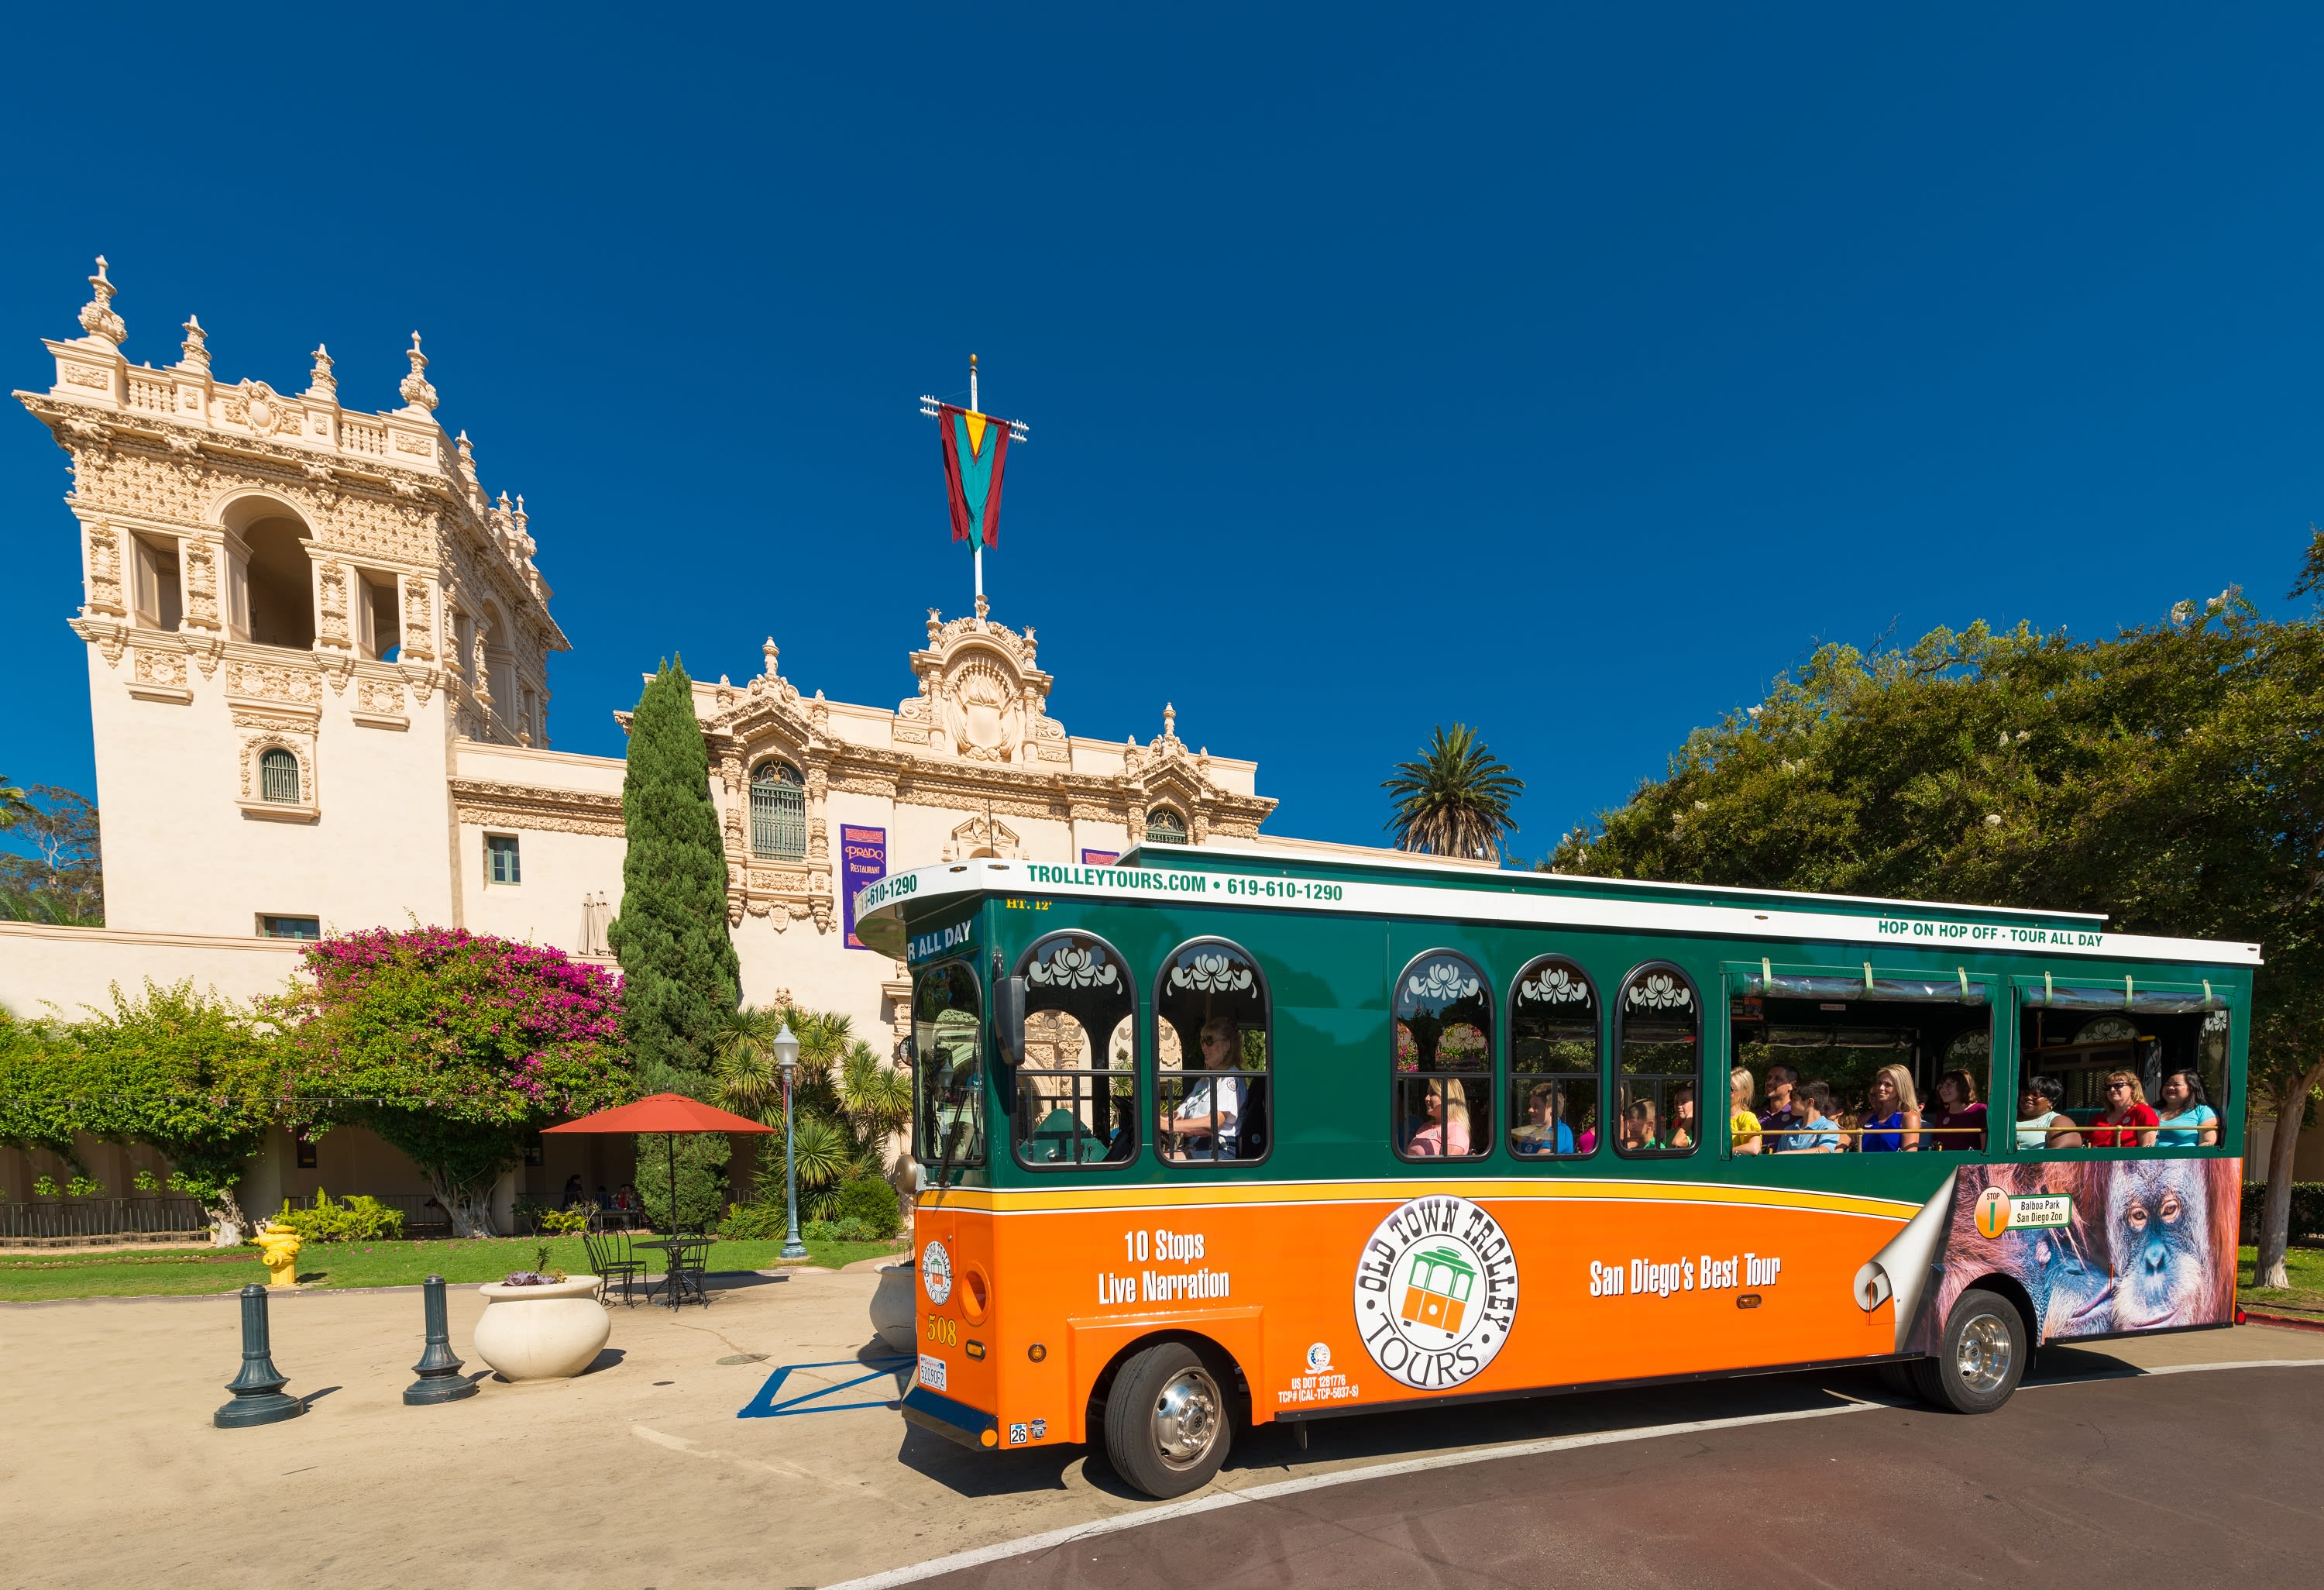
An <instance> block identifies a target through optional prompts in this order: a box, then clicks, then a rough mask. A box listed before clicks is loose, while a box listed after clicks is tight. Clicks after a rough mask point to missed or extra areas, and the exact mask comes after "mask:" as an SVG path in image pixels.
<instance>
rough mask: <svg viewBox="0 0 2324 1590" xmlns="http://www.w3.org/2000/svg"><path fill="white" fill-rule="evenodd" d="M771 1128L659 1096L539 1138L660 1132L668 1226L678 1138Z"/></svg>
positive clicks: (674, 1211) (674, 1096)
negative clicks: (664, 1144)
mask: <svg viewBox="0 0 2324 1590" xmlns="http://www.w3.org/2000/svg"><path fill="white" fill-rule="evenodd" d="M774 1130H775V1129H774V1128H773V1127H771V1126H768V1125H764V1124H762V1123H760V1122H757V1121H753V1120H752V1119H751V1118H750V1117H749V1116H748V1115H737V1114H734V1113H733V1112H732V1111H731V1110H722V1109H719V1108H717V1107H716V1106H715V1105H705V1104H704V1103H703V1102H702V1101H701V1100H700V1099H692V1098H688V1097H687V1096H686V1095H684V1094H682V1093H658V1094H655V1095H652V1096H651V1097H650V1098H641V1099H639V1100H637V1101H636V1102H635V1103H634V1104H627V1105H614V1106H613V1108H612V1109H610V1110H600V1111H598V1112H597V1113H596V1114H594V1115H584V1116H582V1117H581V1118H580V1119H579V1120H577V1121H567V1122H566V1123H564V1124H563V1125H561V1126H544V1127H542V1128H541V1134H542V1135H543V1136H547V1135H548V1134H549V1132H661V1133H663V1134H665V1137H666V1139H667V1142H668V1146H669V1223H670V1225H672V1226H675V1225H677V1224H678V1133H680V1132H759V1133H761V1134H762V1135H772V1133H773V1132H774Z"/></svg>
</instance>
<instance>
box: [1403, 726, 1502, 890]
mask: <svg viewBox="0 0 2324 1590" xmlns="http://www.w3.org/2000/svg"><path fill="white" fill-rule="evenodd" d="M1380 788H1381V789H1383V790H1387V791H1388V793H1389V794H1390V795H1391V796H1393V797H1394V798H1395V800H1396V815H1395V816H1394V817H1391V818H1388V823H1387V825H1386V826H1387V827H1389V828H1391V829H1393V830H1394V831H1395V834H1396V845H1397V849H1399V850H1412V851H1418V852H1420V853H1422V854H1424V855H1459V856H1470V857H1475V858H1478V859H1480V860H1493V861H1498V860H1499V859H1500V854H1501V841H1502V839H1503V838H1504V837H1507V836H1508V835H1510V834H1514V833H1516V832H1517V824H1516V823H1514V822H1512V821H1511V820H1510V819H1509V802H1510V801H1511V800H1515V799H1516V798H1517V796H1519V795H1521V794H1523V793H1524V792H1525V781H1524V780H1523V779H1520V778H1518V777H1517V775H1516V774H1515V773H1513V772H1510V771H1509V766H1508V763H1505V762H1503V761H1502V760H1501V759H1500V758H1499V757H1498V756H1495V755H1494V754H1493V753H1492V752H1490V751H1489V750H1488V749H1487V748H1486V746H1485V743H1484V741H1482V740H1480V739H1479V738H1478V737H1477V733H1476V731H1475V730H1474V729H1471V727H1470V726H1468V725H1467V724H1462V723H1456V724H1454V725H1453V726H1452V728H1451V729H1450V730H1447V729H1446V728H1445V727H1444V726H1443V724H1438V725H1437V726H1436V734H1435V737H1434V739H1432V740H1430V742H1429V743H1428V744H1426V745H1424V746H1422V747H1421V751H1420V757H1419V760H1417V761H1416V762H1399V763H1397V764H1396V777H1394V778H1392V779H1387V780H1383V781H1381V783H1380Z"/></svg>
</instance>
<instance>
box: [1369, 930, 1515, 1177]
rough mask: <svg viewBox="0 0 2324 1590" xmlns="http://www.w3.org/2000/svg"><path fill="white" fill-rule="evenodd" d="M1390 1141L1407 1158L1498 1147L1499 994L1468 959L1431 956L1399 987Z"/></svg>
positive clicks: (1458, 1155) (1475, 1154)
mask: <svg viewBox="0 0 2324 1590" xmlns="http://www.w3.org/2000/svg"><path fill="white" fill-rule="evenodd" d="M1390 1044H1391V1052H1390V1058H1389V1066H1390V1070H1391V1076H1392V1078H1393V1080H1392V1083H1391V1086H1390V1097H1389V1101H1388V1107H1389V1110H1390V1112H1391V1115H1390V1132H1391V1139H1390V1141H1391V1142H1393V1143H1394V1144H1395V1147H1396V1151H1397V1154H1399V1155H1400V1156H1402V1157H1403V1158H1405V1159H1407V1160H1427V1159H1450V1160H1473V1159H1478V1158H1480V1157H1482V1156H1483V1155H1485V1154H1487V1153H1489V1152H1491V1151H1492V1147H1493V991H1492V988H1491V985H1489V984H1487V983H1486V981H1485V977H1484V974H1483V973H1481V972H1480V971H1478V970H1477V968H1476V966H1473V965H1472V964H1471V962H1470V961H1469V959H1468V958H1467V957H1464V956H1459V955H1455V954H1453V953H1452V951H1450V950H1443V949H1439V950H1432V951H1430V952H1429V953H1428V954H1426V955H1424V956H1421V957H1419V958H1417V959H1416V960H1415V961H1414V962H1413V963H1412V964H1411V965H1410V966H1406V967H1405V969H1404V972H1403V975H1401V976H1399V977H1398V978H1397V983H1396V1020H1395V1023H1394V1027H1393V1030H1392V1033H1391V1039H1390Z"/></svg>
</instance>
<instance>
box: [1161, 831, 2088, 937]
mask: <svg viewBox="0 0 2324 1590" xmlns="http://www.w3.org/2000/svg"><path fill="white" fill-rule="evenodd" d="M1349 848H1350V849H1351V850H1352V849H1355V848H1357V847H1356V846H1350V847H1349ZM1139 850H1167V851H1185V852H1186V853H1187V854H1189V855H1201V854H1203V852H1204V851H1206V850H1213V851H1222V852H1225V853H1228V854H1231V855H1248V856H1252V857H1255V858H1257V859H1259V860H1264V861H1283V862H1293V863H1297V862H1308V863H1315V862H1331V861H1334V860H1337V859H1338V858H1337V857H1333V856H1330V855H1318V854H1315V853H1314V852H1309V851H1301V850H1295V849H1290V848H1286V847H1284V846H1269V845H1267V844H1265V843H1261V842H1254V841H1251V840H1248V839H1211V840H1207V841H1205V842H1204V843H1203V844H1200V845H1171V844H1168V843H1167V842H1163V841H1159V840H1148V841H1146V842H1144V843H1142V844H1139V845H1137V846H1132V847H1131V848H1130V851H1126V852H1124V853H1123V854H1125V855H1130V854H1135V853H1136V852H1137V851H1139ZM1345 864H1346V865H1350V866H1368V867H1369V866H1379V867H1390V868H1402V869H1405V870H1406V871H1411V872H1420V873H1435V874H1440V875H1442V876H1443V877H1447V878H1473V877H1475V876H1477V875H1478V873H1479V871H1480V865H1479V864H1477V863H1475V862H1463V861H1458V860H1447V859H1445V858H1443V857H1439V856H1413V857H1410V858H1408V859H1407V858H1406V857H1404V856H1401V855H1388V854H1383V855H1381V856H1380V857H1379V859H1378V860H1373V859H1370V858H1369V857H1364V858H1362V859H1359V858H1357V857H1354V856H1350V857H1349V858H1347V860H1346V862H1345ZM1482 870H1486V871H1487V872H1488V874H1489V875H1501V874H1507V875H1508V876H1510V877H1517V878H1566V879H1571V880H1572V882H1574V883H1603V884H1605V885H1607V886H1608V887H1609V888H1613V889H1684V890H1687V891H1690V892H1695V893H1702V894H1765V895H1770V896H1773V897H1775V898H1776V899H1779V900H1829V901H1835V902H1839V903H1843V904H1848V905H1909V906H1917V907H1919V908H1920V909H1921V910H1923V911H1999V912H2000V913H2002V914H2003V915H2005V916H2015V917H2072V918H2075V919H2077V920H2081V921H2089V922H2103V921H2105V920H2107V913H2106V912H2104V911H2044V910H2043V909H2041V908H2040V907H2037V906H2025V905H1962V904H1960V903H1959V902H1957V901H1944V900H1897V899H1893V898H1891V897H1890V896H1888V895H1885V894H1819V893H1816V892H1814V891H1812V890H1808V889H1768V888H1765V887H1763V886H1761V885H1759V884H1756V883H1655V882H1654V881H1653V880H1651V879H1646V878H1601V877H1599V876H1597V875H1596V874H1591V873H1532V872H1524V873H1511V872H1510V871H1509V869H1508V868H1507V867H1492V868H1489V869H1482Z"/></svg>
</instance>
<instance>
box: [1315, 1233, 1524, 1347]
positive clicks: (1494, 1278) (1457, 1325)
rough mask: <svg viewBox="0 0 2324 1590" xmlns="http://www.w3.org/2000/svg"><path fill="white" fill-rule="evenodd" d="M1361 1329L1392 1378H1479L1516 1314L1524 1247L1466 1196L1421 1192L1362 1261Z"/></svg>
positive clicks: (1359, 1277)
mask: <svg viewBox="0 0 2324 1590" xmlns="http://www.w3.org/2000/svg"><path fill="white" fill-rule="evenodd" d="M1355 1311H1356V1330H1357V1332H1358V1333H1359V1334H1360V1336H1362V1338H1363V1344H1364V1351H1365V1352H1367V1353H1369V1354H1371V1357H1372V1362H1373V1363H1375V1364H1379V1366H1380V1368H1381V1369H1382V1370H1383V1371H1385V1372H1386V1373H1387V1374H1388V1376H1389V1378H1390V1379H1392V1380H1395V1381H1396V1382H1398V1383H1399V1384H1402V1385H1406V1386H1410V1387H1412V1388H1413V1389H1414V1390H1416V1391H1445V1390H1448V1389H1450V1388H1452V1387H1453V1386H1457V1385H1460V1384H1461V1383H1462V1382H1464V1381H1470V1380H1473V1379H1475V1378H1476V1377H1477V1376H1478V1375H1479V1374H1481V1373H1484V1369H1485V1366H1486V1365H1487V1364H1490V1363H1491V1362H1492V1361H1493V1355H1494V1354H1497V1353H1499V1351H1500V1350H1501V1345H1502V1344H1503V1343H1504V1342H1506V1341H1508V1337H1509V1330H1510V1328H1511V1327H1513V1326H1514V1325H1515V1324H1516V1322H1517V1250H1516V1249H1515V1248H1513V1247H1511V1246H1510V1245H1509V1239H1508V1234H1507V1233H1506V1232H1504V1231H1502V1229H1501V1226H1500V1222H1499V1221H1497V1220H1495V1219H1494V1218H1493V1217H1492V1216H1491V1215H1489V1213H1487V1212H1486V1210H1485V1209H1484V1207H1483V1206H1481V1205H1478V1204H1472V1203H1471V1202H1470V1201H1469V1200H1468V1199H1466V1198H1460V1197H1425V1198H1413V1199H1411V1200H1409V1201H1408V1202H1406V1203H1404V1204H1401V1205H1399V1206H1397V1208H1396V1209H1395V1210H1393V1211H1392V1212H1391V1213H1390V1214H1389V1215H1388V1218H1387V1219H1385V1220H1383V1221H1381V1222H1380V1223H1379V1229H1377V1230H1375V1231H1374V1232H1373V1233H1372V1234H1371V1238H1370V1240H1369V1242H1367V1243H1365V1244H1364V1249H1363V1253H1362V1255H1361V1257H1360V1258H1359V1259H1358V1261H1357V1262H1356V1284H1355Z"/></svg>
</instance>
